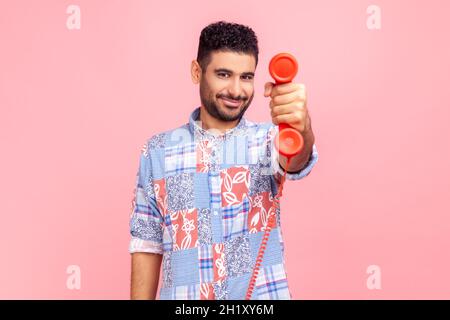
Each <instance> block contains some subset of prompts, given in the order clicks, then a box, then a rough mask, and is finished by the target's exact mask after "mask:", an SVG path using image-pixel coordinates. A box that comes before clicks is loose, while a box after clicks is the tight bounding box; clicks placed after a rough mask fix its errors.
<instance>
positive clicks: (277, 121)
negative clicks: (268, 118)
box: [272, 114, 292, 125]
mask: <svg viewBox="0 0 450 320" xmlns="http://www.w3.org/2000/svg"><path fill="white" fill-rule="evenodd" d="M290 118H291V115H290V114H282V115H279V116H276V117H272V122H273V123H274V124H275V125H279V124H280V123H290V122H289V120H290ZM291 122H292V121H291Z"/></svg>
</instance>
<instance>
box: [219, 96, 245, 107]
mask: <svg viewBox="0 0 450 320" xmlns="http://www.w3.org/2000/svg"><path fill="white" fill-rule="evenodd" d="M220 99H221V100H222V101H223V104H224V105H225V106H226V107H228V108H234V109H236V108H239V107H240V106H241V105H242V103H243V102H244V101H242V100H233V99H228V98H225V97H221V98H220Z"/></svg>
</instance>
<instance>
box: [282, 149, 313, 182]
mask: <svg viewBox="0 0 450 320" xmlns="http://www.w3.org/2000/svg"><path fill="white" fill-rule="evenodd" d="M318 160H319V153H318V152H317V148H316V145H315V144H314V145H313V147H312V151H311V155H310V157H309V160H308V162H307V163H306V164H305V166H304V167H303V168H302V169H300V170H299V171H297V172H293V173H289V172H287V173H286V179H287V180H300V179H302V178H304V177H306V176H307V175H309V173H310V172H311V170H312V168H313V167H314V165H315V164H316V163H317V161H318ZM273 165H274V167H275V168H274V169H275V173H276V174H278V175H280V176H283V175H284V172H285V171H284V169H283V168H281V166H280V164H279V162H278V161H274V164H273Z"/></svg>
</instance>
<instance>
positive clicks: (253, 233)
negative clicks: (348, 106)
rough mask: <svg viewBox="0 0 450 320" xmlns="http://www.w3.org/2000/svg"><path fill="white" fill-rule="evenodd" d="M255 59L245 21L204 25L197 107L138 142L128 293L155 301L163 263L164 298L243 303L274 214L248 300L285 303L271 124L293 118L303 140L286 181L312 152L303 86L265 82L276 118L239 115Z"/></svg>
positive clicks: (307, 165) (250, 89)
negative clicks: (181, 121)
mask: <svg viewBox="0 0 450 320" xmlns="http://www.w3.org/2000/svg"><path fill="white" fill-rule="evenodd" d="M257 63H258V43H257V38H256V35H255V33H254V32H253V30H252V29H250V28H249V27H246V26H243V25H239V24H235V23H227V22H223V21H221V22H217V23H213V24H211V25H209V26H207V27H206V28H204V29H203V30H202V32H201V35H200V41H199V48H198V54H197V59H196V60H194V61H192V65H191V76H192V81H193V82H194V84H199V85H200V99H201V106H200V107H198V108H196V109H195V110H194V111H193V112H192V114H191V116H190V118H189V122H188V123H186V124H185V125H183V126H181V127H179V128H177V129H174V130H170V131H166V132H163V133H160V134H156V135H154V136H153V137H151V138H150V139H148V140H147V142H146V143H145V144H144V146H143V148H142V152H141V156H140V165H139V171H138V174H137V181H136V189H135V197H134V199H133V210H132V213H131V219H130V232H131V242H130V247H129V252H130V253H131V254H132V274H131V299H155V297H156V294H157V292H156V291H157V287H158V280H159V272H160V266H161V263H162V266H163V267H162V269H163V283H162V286H161V291H160V299H217V300H218V299H244V298H245V295H246V292H247V288H248V284H249V281H250V277H251V275H252V271H253V267H254V265H255V260H256V256H257V253H258V250H259V246H260V243H261V240H262V235H263V233H264V230H265V226H266V223H267V220H268V217H269V216H270V215H276V225H275V226H274V227H273V229H272V231H271V232H270V237H269V241H268V244H267V248H266V253H265V256H264V259H263V262H262V265H261V268H260V271H259V276H258V278H257V280H256V287H255V290H254V292H253V294H252V297H251V298H252V299H291V294H290V292H289V289H288V284H287V276H286V271H285V262H284V246H283V240H282V233H281V224H280V210H279V209H277V208H275V207H274V206H273V197H274V195H275V194H276V193H277V190H278V188H279V186H280V179H281V176H282V175H283V174H284V172H285V170H284V169H283V168H286V163H287V161H286V158H284V157H283V156H281V155H279V154H278V153H277V152H276V151H275V149H274V148H273V145H274V144H273V140H274V137H275V136H276V133H277V130H278V126H277V125H278V124H279V123H287V124H290V125H291V126H292V127H293V128H294V129H296V130H298V131H299V132H300V133H301V134H302V136H303V138H304V141H305V144H304V147H303V149H302V152H301V153H300V154H298V155H296V156H295V157H293V158H292V160H291V163H290V165H289V168H287V175H286V178H287V179H288V180H298V179H301V178H303V177H305V176H307V175H308V174H309V172H310V171H311V170H312V167H313V166H314V164H315V163H316V162H317V160H318V153H317V149H316V147H315V144H314V134H313V131H312V128H311V120H310V117H309V115H308V111H307V106H306V92H305V86H304V85H302V84H298V83H287V84H282V85H277V86H275V85H274V84H273V83H270V82H269V83H266V85H265V91H264V96H265V97H268V98H269V97H270V103H269V106H270V113H271V116H272V122H269V123H260V124H256V123H253V122H251V121H249V120H247V119H245V118H244V117H243V115H244V113H245V111H246V110H247V108H248V107H249V106H250V104H251V101H252V99H253V96H254V75H255V70H256V66H257ZM268 111H269V110H268ZM293 201H295V200H293Z"/></svg>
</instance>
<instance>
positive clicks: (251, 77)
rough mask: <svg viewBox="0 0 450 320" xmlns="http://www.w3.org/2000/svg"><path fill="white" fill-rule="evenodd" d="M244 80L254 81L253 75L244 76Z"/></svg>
mask: <svg viewBox="0 0 450 320" xmlns="http://www.w3.org/2000/svg"><path fill="white" fill-rule="evenodd" d="M242 78H243V79H244V80H253V76H252V75H248V76H243V77H242Z"/></svg>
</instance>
